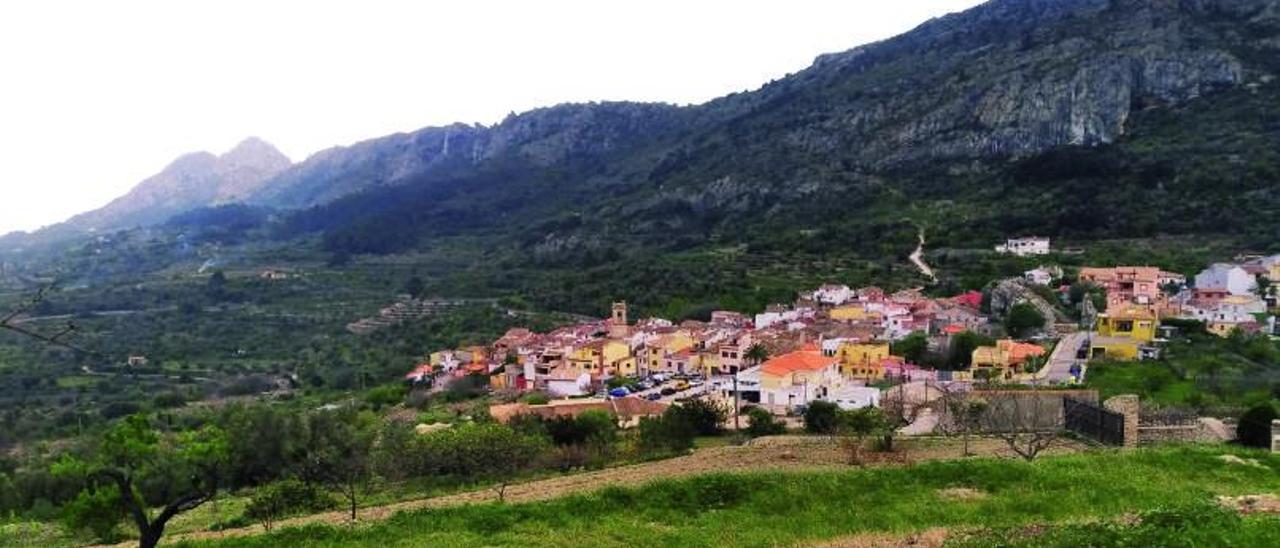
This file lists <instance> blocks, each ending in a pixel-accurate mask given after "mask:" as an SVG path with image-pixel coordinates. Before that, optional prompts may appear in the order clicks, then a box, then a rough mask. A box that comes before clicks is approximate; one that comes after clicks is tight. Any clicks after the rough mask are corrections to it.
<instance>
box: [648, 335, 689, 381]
mask: <svg viewBox="0 0 1280 548" xmlns="http://www.w3.org/2000/svg"><path fill="white" fill-rule="evenodd" d="M695 342H696V341H694V340H693V337H690V336H689V333H688V332H686V331H676V332H675V333H671V334H668V335H662V336H660V337H658V338H656V339H653V340H650V341H649V342H648V343H646V344H645V348H644V350H643V351H642V353H641V356H642V359H643V360H644V367H643V369H645V370H646V371H647V372H648V373H657V372H661V371H664V370H665V369H666V366H665V362H666V357H667V355H668V354H675V353H677V352H680V351H681V350H687V349H689V348H693V345H694V344H695Z"/></svg>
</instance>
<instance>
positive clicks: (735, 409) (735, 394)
mask: <svg viewBox="0 0 1280 548" xmlns="http://www.w3.org/2000/svg"><path fill="white" fill-rule="evenodd" d="M741 411H742V404H741V402H739V401H738V374H737V373H734V374H733V431H734V432H739V431H741V428H740V427H739V425H738V415H739V414H740V412H741Z"/></svg>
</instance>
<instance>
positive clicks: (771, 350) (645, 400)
mask: <svg viewBox="0 0 1280 548" xmlns="http://www.w3.org/2000/svg"><path fill="white" fill-rule="evenodd" d="M996 250H997V251H998V252H1001V253H1009V254H1014V255H1019V256H1024V257H1034V256H1043V255H1048V254H1049V253H1050V244H1049V241H1048V239H1045V238H1019V239H1011V240H1009V241H1008V242H1007V243H1006V244H1004V245H1001V246H997V248H996ZM1275 281H1280V255H1277V256H1269V257H1251V258H1244V260H1242V261H1240V262H1239V263H1218V264H1212V265H1209V266H1208V267H1207V268H1205V269H1204V270H1203V271H1202V272H1200V273H1199V274H1198V275H1196V276H1195V277H1194V278H1193V279H1191V280H1188V279H1187V278H1186V277H1185V276H1183V275H1181V274H1177V273H1173V272H1167V271H1164V270H1161V269H1160V268H1156V267H1149V266H1108V267H1082V268H1078V269H1074V271H1073V272H1070V273H1068V272H1065V271H1064V269H1063V268H1061V267H1058V266H1053V265H1044V266H1041V267H1039V268H1036V269H1033V270H1030V271H1027V272H1025V273H1024V275H1023V276H1022V277H1021V278H1014V279H1007V280H1000V281H997V282H994V283H992V284H991V285H990V286H989V287H988V289H987V290H986V291H968V292H964V293H961V294H958V295H953V296H949V297H928V296H926V295H925V294H924V291H923V288H912V289H905V290H900V291H896V292H892V293H890V292H886V291H885V290H883V289H880V288H878V287H862V288H850V287H848V286H845V285H838V284H827V285H823V286H821V287H818V288H816V289H813V290H809V291H804V292H801V293H799V295H798V297H797V298H796V300H795V302H793V303H786V304H775V305H772V306H769V307H768V308H767V309H766V310H765V311H763V312H761V313H759V314H755V315H754V316H749V315H746V314H743V313H740V312H736V311H729V310H720V311H715V312H712V313H711V314H710V318H709V319H707V320H706V321H697V320H685V321H681V322H679V323H676V322H672V321H670V320H666V319H662V318H642V319H639V320H634V321H633V320H632V318H630V317H629V310H628V306H627V303H625V302H615V303H613V305H612V314H611V316H610V317H609V318H607V319H604V320H598V321H588V322H581V323H577V324H575V325H570V326H566V327H561V328H559V329H556V330H554V331H551V332H548V333H534V332H532V331H529V330H527V329H511V330H509V331H508V332H506V333H505V334H504V335H503V336H502V337H500V338H499V339H497V340H495V341H493V342H492V343H491V344H490V345H488V346H475V347H467V348H457V349H444V350H439V351H435V352H432V353H431V354H430V355H429V356H427V357H426V358H425V359H424V360H423V363H421V364H420V365H418V366H417V367H416V368H414V369H413V370H412V371H410V372H408V373H407V374H406V375H405V379H406V382H408V383H409V384H410V385H411V387H412V388H414V389H424V390H432V389H437V390H438V389H440V388H442V387H443V386H447V385H448V384H449V383H450V382H453V381H455V380H456V379H459V378H462V377H465V376H468V375H478V376H487V378H488V385H489V386H490V387H491V388H492V389H494V390H506V391H515V392H518V393H540V394H545V395H546V396H547V397H548V398H550V401H546V402H543V401H541V400H538V401H536V402H534V403H509V404H502V405H495V406H494V407H493V408H492V409H491V413H492V414H493V415H494V417H495V418H498V419H499V420H503V419H504V418H509V417H513V416H515V415H518V414H530V413H532V414H540V415H544V416H553V415H562V414H576V413H578V412H580V411H582V410H585V409H591V408H596V409H603V410H606V411H609V412H612V413H614V414H615V415H617V416H619V418H620V419H622V420H624V421H625V420H631V419H635V418H637V417H638V416H643V415H657V414H661V412H662V410H663V409H664V408H665V407H666V404H669V403H672V402H675V401H681V400H685V399H688V398H694V397H706V398H712V399H714V400H717V401H718V402H719V403H721V404H724V405H725V406H726V407H728V408H730V409H732V410H734V411H733V412H731V416H733V417H735V418H736V417H737V415H738V412H740V411H741V410H742V409H744V407H745V406H751V407H759V408H763V409H765V410H767V411H769V412H770V413H772V414H774V415H775V416H778V417H796V416H797V415H799V414H803V412H804V410H805V408H806V407H807V406H808V405H810V404H811V403H813V402H816V401H825V402H830V403H834V404H836V405H838V406H839V407H840V408H842V409H857V408H863V407H869V406H872V407H874V406H879V405H880V404H881V401H882V399H883V398H884V397H885V396H887V395H889V396H894V397H898V398H899V399H901V398H903V397H907V398H915V399H920V398H921V397H923V398H925V399H928V398H929V396H928V394H929V391H930V390H931V389H936V390H934V393H935V394H942V393H946V392H954V391H966V390H969V389H971V388H974V387H975V386H976V387H989V386H992V385H1000V386H1045V387H1047V386H1058V387H1068V386H1072V385H1078V384H1080V383H1082V382H1083V380H1084V378H1085V376H1086V375H1087V374H1088V369H1089V363H1090V362H1091V361H1096V360H1109V361H1121V362H1123V361H1132V360H1144V359H1153V358H1157V357H1159V355H1160V352H1161V348H1162V345H1163V344H1164V343H1166V342H1167V341H1168V340H1169V339H1170V338H1171V337H1175V336H1177V329H1178V327H1177V326H1176V325H1174V324H1177V323H1178V322H1179V321H1182V320H1193V321H1197V322H1203V324H1204V326H1205V328H1206V329H1207V330H1208V331H1209V332H1210V333H1213V334H1216V335H1218V336H1221V337H1227V336H1230V335H1231V334H1232V333H1235V332H1237V331H1238V332H1241V333H1250V334H1253V333H1267V334H1275V333H1276V329H1277V326H1276V318H1275V316H1273V315H1270V314H1269V313H1268V311H1270V310H1272V309H1274V308H1275V305H1276V303H1275V296H1274V292H1272V291H1271V284H1272V282H1275ZM1072 293H1085V294H1084V295H1083V297H1082V296H1081V295H1075V296H1074V299H1073V296H1072V295H1071V294H1072ZM1091 296H1092V297H1093V298H1090V297H1091ZM1051 299H1056V300H1057V301H1058V302H1056V303H1055V302H1050V301H1051ZM1073 300H1078V301H1079V302H1078V303H1073ZM1019 309H1021V310H1019ZM1028 309H1029V310H1031V311H1034V312H1028ZM1064 309H1074V310H1075V311H1077V312H1078V315H1075V317H1074V318H1072V317H1071V316H1070V315H1066V314H1064V313H1063V310H1064ZM1015 310H1017V312H1015ZM1027 315H1030V317H1031V318H1032V320H1031V321H1032V323H1033V324H1036V325H1029V326H1028V325H1017V326H1015V325H1014V323H1015V322H1022V323H1025V321H1026V316H1027ZM1013 316H1021V319H1020V320H1019V319H1014V318H1013ZM925 354H928V355H930V356H932V358H931V359H929V360H924V359H922V356H924V355H925ZM940 357H941V358H940ZM923 361H929V362H932V363H921V362H923ZM921 393H923V394H925V396H920V395H919V394H921ZM624 410H625V411H624ZM922 422H923V423H924V424H922V425H918V426H917V428H923V429H924V431H928V429H929V428H930V424H928V420H927V419H926V420H922Z"/></svg>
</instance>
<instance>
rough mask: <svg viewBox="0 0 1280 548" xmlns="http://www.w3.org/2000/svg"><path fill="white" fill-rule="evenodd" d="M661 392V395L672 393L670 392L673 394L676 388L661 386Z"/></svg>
mask: <svg viewBox="0 0 1280 548" xmlns="http://www.w3.org/2000/svg"><path fill="white" fill-rule="evenodd" d="M661 393H662V395H663V396H670V395H672V394H675V393H676V389H674V388H672V387H670V386H668V387H666V388H663V389H662V392H661Z"/></svg>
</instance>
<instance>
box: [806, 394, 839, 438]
mask: <svg viewBox="0 0 1280 548" xmlns="http://www.w3.org/2000/svg"><path fill="white" fill-rule="evenodd" d="M839 427H840V408H839V407H837V406H836V404H834V403H831V402H828V401H814V402H810V403H809V407H808V409H805V410H804V430H805V431H806V432H808V433H810V434H834V433H836V430H837V429H838V428H839Z"/></svg>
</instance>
